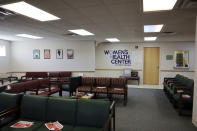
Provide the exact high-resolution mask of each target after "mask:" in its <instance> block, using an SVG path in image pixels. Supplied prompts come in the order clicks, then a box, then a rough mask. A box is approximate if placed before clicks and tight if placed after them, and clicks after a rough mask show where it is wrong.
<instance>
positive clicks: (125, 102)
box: [124, 93, 127, 106]
mask: <svg viewBox="0 0 197 131" xmlns="http://www.w3.org/2000/svg"><path fill="white" fill-rule="evenodd" d="M126 105H127V95H126V93H125V94H124V106H126Z"/></svg>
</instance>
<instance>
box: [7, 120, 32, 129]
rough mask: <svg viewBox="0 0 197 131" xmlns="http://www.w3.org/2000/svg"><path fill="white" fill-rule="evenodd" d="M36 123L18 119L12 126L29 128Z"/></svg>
mask: <svg viewBox="0 0 197 131" xmlns="http://www.w3.org/2000/svg"><path fill="white" fill-rule="evenodd" d="M33 124H34V123H33V122H29V121H18V122H17V123H15V124H13V125H12V126H11V127H12V128H28V127H31V126H32V125H33Z"/></svg>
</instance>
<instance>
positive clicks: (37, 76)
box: [21, 72, 47, 82]
mask: <svg viewBox="0 0 197 131" xmlns="http://www.w3.org/2000/svg"><path fill="white" fill-rule="evenodd" d="M43 78H47V72H26V75H25V76H22V77H21V81H23V82H24V81H30V80H33V79H43Z"/></svg>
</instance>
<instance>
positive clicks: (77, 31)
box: [68, 29, 94, 36]
mask: <svg viewBox="0 0 197 131" xmlns="http://www.w3.org/2000/svg"><path fill="white" fill-rule="evenodd" d="M68 31H70V32H73V33H75V34H78V35H82V36H88V35H94V34H93V33H91V32H88V31H87V30H84V29H76V30H68Z"/></svg>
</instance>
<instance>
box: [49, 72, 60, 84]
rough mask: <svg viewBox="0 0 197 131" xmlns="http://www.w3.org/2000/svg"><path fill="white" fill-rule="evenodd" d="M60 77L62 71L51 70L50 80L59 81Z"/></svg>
mask: <svg viewBox="0 0 197 131" xmlns="http://www.w3.org/2000/svg"><path fill="white" fill-rule="evenodd" d="M59 77H60V73H59V72H49V79H50V82H52V83H53V82H58V80H59Z"/></svg>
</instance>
